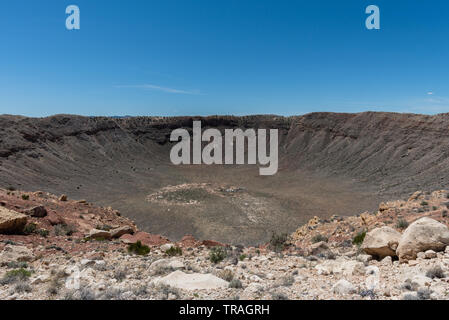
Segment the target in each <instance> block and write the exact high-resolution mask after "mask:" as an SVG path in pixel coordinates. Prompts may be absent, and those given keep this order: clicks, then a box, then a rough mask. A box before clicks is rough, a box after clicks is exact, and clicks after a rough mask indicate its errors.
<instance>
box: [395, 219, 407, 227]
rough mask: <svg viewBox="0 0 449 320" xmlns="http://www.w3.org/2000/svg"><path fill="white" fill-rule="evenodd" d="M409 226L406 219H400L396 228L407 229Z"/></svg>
mask: <svg viewBox="0 0 449 320" xmlns="http://www.w3.org/2000/svg"><path fill="white" fill-rule="evenodd" d="M407 227H408V222H407V220H405V219H399V220H398V222H397V223H396V228H398V229H406V228H407Z"/></svg>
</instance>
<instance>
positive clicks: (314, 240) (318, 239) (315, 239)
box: [312, 234, 328, 243]
mask: <svg viewBox="0 0 449 320" xmlns="http://www.w3.org/2000/svg"><path fill="white" fill-rule="evenodd" d="M321 241H324V242H327V241H328V239H327V238H326V237H325V236H323V235H322V234H317V235H314V236H313V237H312V243H318V242H321Z"/></svg>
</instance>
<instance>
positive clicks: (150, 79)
mask: <svg viewBox="0 0 449 320" xmlns="http://www.w3.org/2000/svg"><path fill="white" fill-rule="evenodd" d="M70 4H76V5H78V6H79V8H80V11H81V29H80V30H76V31H68V30H67V29H66V28H65V19H66V17H67V15H66V14H65V8H66V6H68V5H70ZM370 4H375V5H378V6H379V8H380V11H381V29H380V30H367V29H366V28H365V18H366V17H367V15H366V14H365V8H366V7H367V6H368V5H370ZM448 12H449V2H448V1H432V0H429V1H409V0H394V1H391V0H388V1H380V0H372V1H363V0H345V1H320V0H315V1H299V0H297V1H282V0H277V1H274V0H273V1H264V0H226V1H224V0H223V1H220V0H179V1H174V0H163V1H162V0H160V1H152V0H147V1H143V0H128V1H122V0H108V1H104V0H88V1H87V0H72V1H63V0H39V1H37V0H29V1H23V0H15V1H1V3H0V114H3V113H9V114H22V115H28V116H47V115H51V114H57V113H73V114H82V115H210V114H235V115H243V114H264V113H269V114H282V115H294V114H303V113H307V112H314V111H334V112H360V111H367V110H372V111H395V112H414V113H428V114H434V113H441V112H449V82H448V78H449V77H448V75H449V18H448V15H447V13H448Z"/></svg>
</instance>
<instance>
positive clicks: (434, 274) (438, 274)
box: [426, 265, 446, 279]
mask: <svg viewBox="0 0 449 320" xmlns="http://www.w3.org/2000/svg"><path fill="white" fill-rule="evenodd" d="M445 276H446V275H445V273H444V271H443V269H441V267H440V266H439V265H437V266H433V267H432V268H430V269H429V270H427V272H426V277H429V278H431V279H435V278H438V279H442V278H444V277H445Z"/></svg>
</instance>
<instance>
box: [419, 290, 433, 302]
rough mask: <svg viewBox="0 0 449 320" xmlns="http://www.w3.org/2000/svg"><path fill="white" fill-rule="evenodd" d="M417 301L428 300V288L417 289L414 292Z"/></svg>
mask: <svg viewBox="0 0 449 320" xmlns="http://www.w3.org/2000/svg"><path fill="white" fill-rule="evenodd" d="M416 293H417V295H418V299H419V300H429V299H430V294H431V291H430V289H429V288H419V289H418V291H417V292H416Z"/></svg>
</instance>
